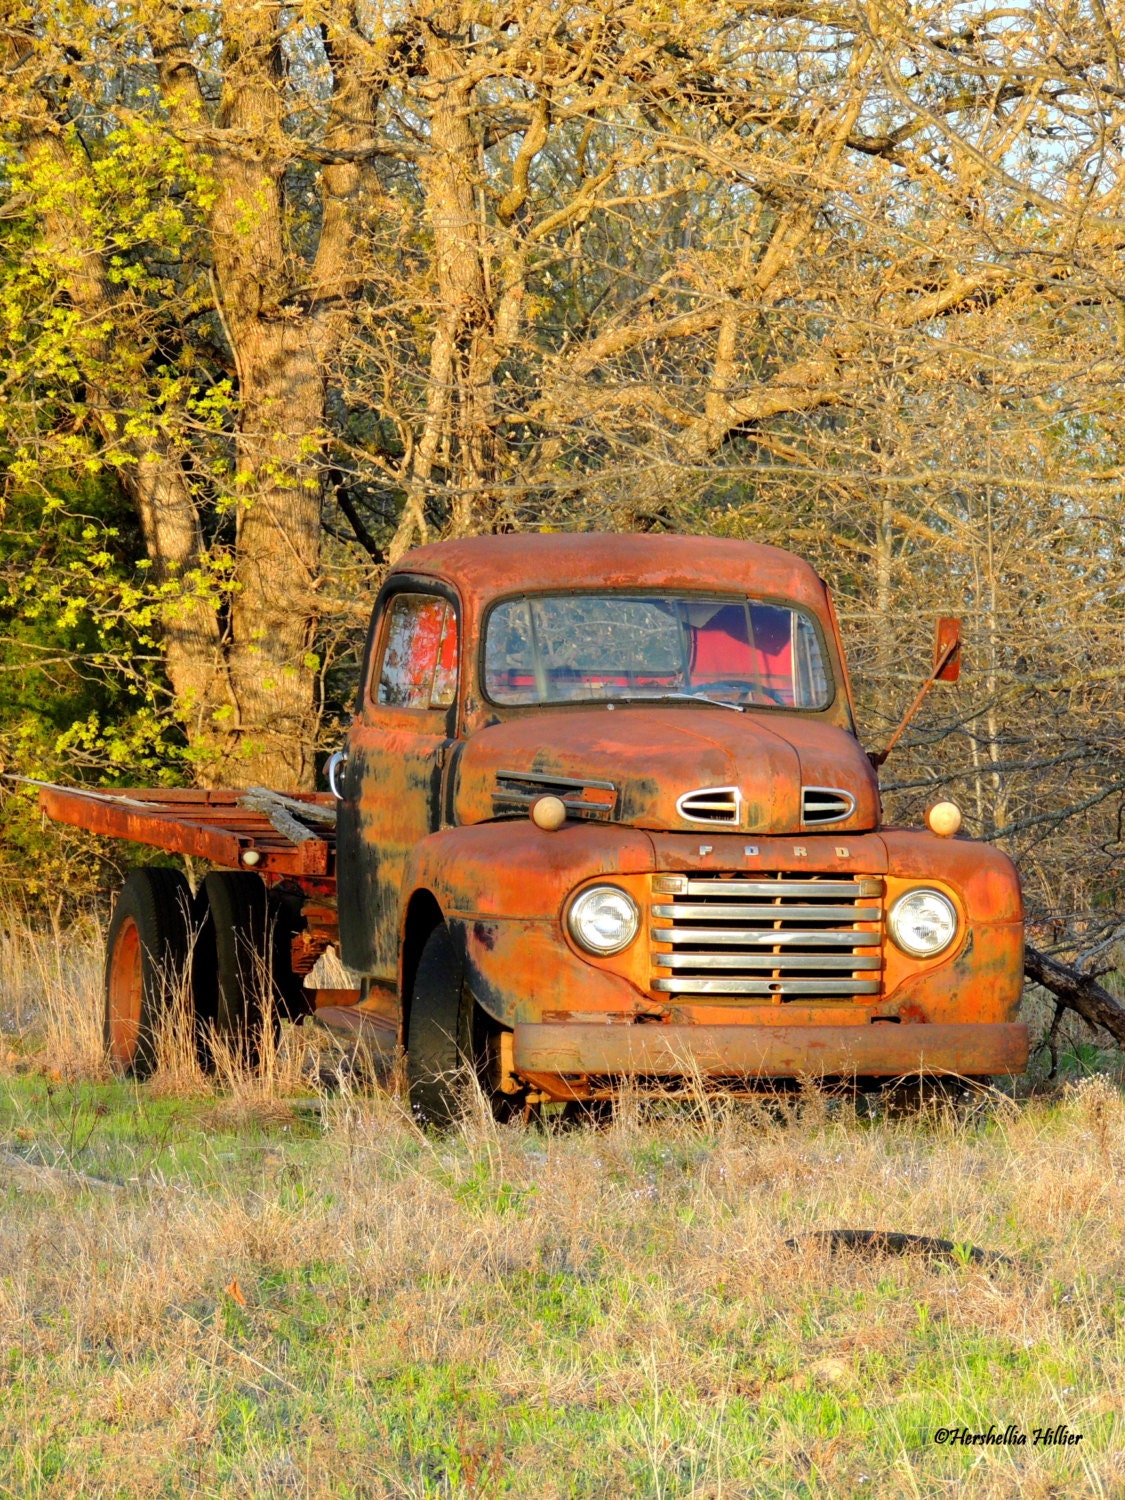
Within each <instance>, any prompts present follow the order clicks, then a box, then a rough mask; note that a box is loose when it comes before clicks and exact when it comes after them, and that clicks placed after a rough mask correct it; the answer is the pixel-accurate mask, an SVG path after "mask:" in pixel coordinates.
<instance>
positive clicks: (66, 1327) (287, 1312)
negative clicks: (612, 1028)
mask: <svg viewBox="0 0 1125 1500" xmlns="http://www.w3.org/2000/svg"><path fill="white" fill-rule="evenodd" d="M0 1144H2V1145H3V1147H4V1149H5V1150H6V1151H7V1152H8V1153H16V1154H17V1155H18V1156H19V1157H20V1158H22V1159H23V1160H25V1161H28V1162H35V1163H43V1164H47V1165H52V1166H56V1167H63V1168H66V1169H68V1170H71V1171H77V1172H81V1173H84V1174H87V1176H88V1177H91V1178H100V1179H105V1180H106V1181H107V1182H110V1183H117V1184H121V1186H120V1187H117V1188H114V1187H108V1186H103V1185H100V1184H98V1183H95V1182H87V1183H83V1182H82V1181H81V1180H76V1179H75V1178H73V1177H70V1178H61V1177H60V1178H59V1180H57V1181H56V1180H54V1179H51V1178H49V1177H48V1178H44V1179H42V1180H39V1181H36V1182H29V1181H28V1180H25V1178H24V1177H22V1176H21V1175H20V1173H19V1172H18V1171H15V1172H13V1171H11V1170H10V1168H11V1157H10V1156H9V1158H8V1163H9V1169H8V1170H7V1175H3V1172H0V1494H10V1495H21V1496H22V1495H56V1494H58V1495H63V1494H65V1495H82V1496H102V1495H104V1496H133V1495H145V1496H147V1495H201V1496H206V1495H223V1496H226V1495H246V1496H255V1497H256V1496H279V1497H281V1496H292V1495H297V1496H322V1495H323V1496H328V1495H340V1496H345V1495H347V1496H351V1495H357V1496H368V1495H370V1496H388V1497H399V1496H419V1497H422V1496H434V1497H437V1496H458V1497H461V1496H465V1497H469V1496H474V1497H485V1496H502V1495H511V1496H529V1497H531V1496H535V1497H537V1500H550V1497H555V1496H558V1497H564V1496H566V1497H570V1496H574V1497H580V1496H581V1497H587V1496H590V1497H593V1496H632V1495H644V1496H654V1497H655V1496H660V1497H666V1500H672V1497H681V1496H713V1497H716V1500H717V1497H720V1496H723V1497H730V1496H740V1495H748V1496H749V1495H753V1496H763V1497H764V1496H771V1497H772V1496H778V1497H782V1496H809V1497H813V1496H851V1495H863V1494H870V1495H878V1496H899V1495H902V1496H919V1495H960V1494H970V1495H982V1496H1008V1495H1027V1496H1043V1497H1046V1496H1060V1495H1088V1494H1094V1495H1097V1494H1104V1495H1107V1496H1108V1495H1117V1494H1121V1493H1123V1492H1125V1459H1123V1457H1122V1454H1123V1452H1125V1419H1123V1416H1122V1412H1123V1396H1125V1341H1123V1338H1122V1322H1121V1319H1122V1314H1123V1312H1125V1290H1123V1288H1122V1281H1121V1266H1122V1264H1125V1258H1123V1255H1122V1251H1123V1249H1125V1189H1123V1186H1122V1168H1123V1166H1125V1102H1123V1100H1122V1097H1121V1095H1120V1094H1119V1093H1118V1092H1117V1091H1116V1090H1114V1089H1113V1088H1111V1087H1110V1086H1108V1085H1106V1084H1105V1083H1104V1082H1102V1081H1099V1082H1097V1083H1094V1084H1090V1085H1087V1086H1085V1087H1083V1088H1080V1089H1079V1090H1078V1091H1077V1092H1071V1093H1070V1094H1068V1095H1067V1096H1066V1097H1063V1098H1061V1099H1055V1100H1053V1101H1030V1102H1026V1103H1022V1104H1019V1105H1017V1104H1013V1103H1011V1102H1010V1101H1001V1102H999V1103H998V1104H997V1105H996V1106H995V1107H994V1108H992V1109H986V1110H983V1111H981V1112H980V1113H978V1114H976V1115H974V1116H973V1117H972V1118H971V1119H969V1120H967V1121H957V1122H955V1121H951V1120H949V1119H946V1120H944V1121H942V1120H938V1119H932V1120H929V1121H921V1122H904V1123H893V1124H886V1123H883V1124H872V1123H865V1122H862V1121H856V1120H855V1119H854V1118H850V1117H849V1116H847V1115H846V1114H834V1113H833V1112H832V1111H830V1110H828V1109H826V1107H825V1105H824V1102H823V1101H822V1100H819V1099H818V1098H817V1097H816V1096H815V1095H810V1096H809V1097H808V1098H807V1099H806V1100H805V1101H803V1103H801V1104H800V1105H798V1106H797V1107H796V1108H795V1109H794V1110H793V1111H792V1112H790V1114H789V1116H788V1117H782V1116H779V1115H769V1114H766V1113H763V1112H761V1111H754V1110H752V1109H745V1108H736V1109H730V1110H727V1109H719V1110H718V1111H717V1112H713V1113H712V1114H711V1115H710V1117H709V1118H706V1117H705V1118H696V1119H691V1118H688V1117H686V1116H685V1115H684V1114H683V1113H676V1112H671V1111H670V1112H669V1113H668V1116H667V1117H666V1118H665V1119H663V1120H645V1121H641V1120H638V1119H637V1118H636V1117H635V1115H634V1114H630V1113H629V1112H628V1111H626V1113H625V1116H624V1118H622V1120H621V1121H619V1123H618V1124H616V1125H614V1126H613V1127H612V1128H609V1129H607V1130H602V1131H600V1132H597V1131H590V1130H581V1131H575V1132H572V1133H569V1134H544V1133H542V1132H541V1131H538V1130H536V1129H526V1130H525V1129H523V1128H518V1127H514V1128H505V1129H503V1130H500V1129H495V1128H491V1127H489V1126H486V1125H484V1124H481V1123H480V1122H476V1123H471V1124H468V1125H466V1127H465V1128H464V1130H462V1131H461V1132H460V1133H458V1134H456V1135H454V1136H451V1137H447V1138H425V1137H423V1136H422V1135H420V1134H419V1133H418V1132H417V1131H415V1129H414V1128H413V1126H412V1125H411V1124H410V1123H409V1121H407V1120H406V1119H404V1118H403V1116H402V1114H401V1112H400V1110H399V1109H398V1106H397V1105H396V1104H395V1102H394V1101H393V1100H389V1099H384V1098H376V1099H372V1100H367V1101H362V1100H339V1101H335V1102H331V1103H329V1104H328V1105H327V1106H326V1108H325V1111H324V1114H323V1118H322V1117H321V1116H319V1115H317V1114H315V1113H312V1112H310V1111H309V1110H307V1109H301V1108H297V1109H294V1108H289V1107H287V1106H285V1105H283V1104H280V1103H276V1102H274V1103H261V1104H259V1105H257V1106H253V1105H248V1104H242V1105H238V1104H237V1103H236V1102H235V1101H231V1100H223V1099H222V1098H217V1097H210V1098H206V1097H203V1098H195V1099H192V1098H184V1099H174V1098H161V1097H158V1096H156V1095H154V1093H153V1091H151V1090H150V1089H146V1088H137V1087H131V1086H128V1085H124V1084H98V1083H89V1082H81V1081H80V1082H74V1083H66V1082H59V1081H56V1082H53V1083H52V1082H50V1081H49V1080H46V1079H44V1078H43V1077H37V1076H24V1077H16V1076H11V1077H7V1078H5V1079H3V1080H0ZM831 1226H853V1227H882V1228H888V1229H905V1230H910V1231H915V1232H921V1233H931V1234H937V1235H941V1236H943V1237H946V1238H950V1239H954V1240H956V1241H963V1242H972V1243H975V1244H979V1245H983V1246H986V1247H988V1248H992V1249H997V1250H1001V1251H1003V1252H1004V1253H1005V1254H1007V1255H1009V1256H1011V1257H1013V1261H1014V1263H1013V1265H1012V1266H1011V1267H1007V1268H1002V1269H999V1270H991V1271H990V1270H982V1269H980V1268H977V1267H975V1266H972V1265H959V1264H934V1263H927V1262H919V1261H915V1260H908V1259H901V1258H894V1257H882V1258H874V1259H869V1258H865V1257H862V1256H857V1255H844V1256H837V1257H835V1258H829V1257H825V1256H823V1255H821V1254H808V1253H796V1254H795V1253H793V1252H792V1251H789V1250H787V1249H786V1248H785V1245H784V1241H785V1239H786V1238H787V1237H788V1236H790V1235H793V1234H799V1233H800V1232H801V1231H803V1230H807V1229H813V1228H824V1227H831ZM228 1289H229V1290H228ZM240 1299H242V1300H240ZM1008 1422H1014V1423H1015V1424H1016V1425H1017V1426H1018V1427H1019V1428H1020V1429H1021V1430H1023V1431H1024V1432H1026V1433H1027V1434H1028V1445H1027V1446H1026V1447H1022V1448H1000V1447H992V1448H981V1447H962V1446H959V1445H949V1444H947V1445H944V1446H942V1445H938V1444H936V1443H935V1442H934V1441H933V1433H934V1432H935V1431H936V1430H937V1429H939V1428H949V1427H959V1426H965V1427H968V1428H971V1429H976V1430H986V1429H987V1428H988V1426H989V1424H990V1423H995V1424H996V1426H997V1427H998V1428H999V1429H1001V1430H1002V1429H1003V1428H1004V1426H1005V1425H1006V1424H1007V1423H1008ZM1060 1422H1066V1423H1068V1424H1069V1426H1070V1428H1071V1430H1072V1431H1074V1432H1081V1433H1082V1435H1083V1436H1082V1442H1081V1443H1080V1444H1078V1445H1076V1446H1071V1447H1051V1448H1048V1447H1043V1446H1035V1445H1034V1444H1033V1443H1032V1441H1031V1433H1032V1429H1033V1428H1035V1427H1046V1426H1054V1425H1056V1424H1058V1423H1060Z"/></svg>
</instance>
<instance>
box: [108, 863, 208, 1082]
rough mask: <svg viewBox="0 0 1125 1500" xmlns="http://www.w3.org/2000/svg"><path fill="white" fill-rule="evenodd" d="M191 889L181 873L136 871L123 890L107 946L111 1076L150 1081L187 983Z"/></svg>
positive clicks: (174, 871) (157, 870)
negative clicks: (165, 1026)
mask: <svg viewBox="0 0 1125 1500" xmlns="http://www.w3.org/2000/svg"><path fill="white" fill-rule="evenodd" d="M191 912H192V898H191V889H190V887H189V886H188V883H187V881H186V880H185V879H184V877H183V875H182V874H181V873H180V872H179V870H167V869H160V868H151V869H144V870H134V871H133V873H132V874H131V875H130V876H129V878H128V879H127V880H126V882H125V884H124V885H123V886H122V888H121V892H120V894H119V895H118V897H117V901H116V903H115V905H114V908H113V917H112V919H111V920H110V924H109V933H108V936H107V939H106V964H105V1009H104V1013H103V1037H104V1040H105V1048H106V1052H107V1053H108V1054H109V1060H110V1065H111V1066H112V1067H113V1070H114V1071H115V1072H116V1073H118V1074H121V1075H122V1076H125V1077H132V1078H147V1077H148V1076H149V1075H150V1074H151V1073H152V1070H153V1068H154V1067H155V1066H156V1043H157V1036H158V1034H159V1029H160V1021H161V1018H162V1016H163V1015H164V1013H165V1012H166V1011H167V1009H168V1008H169V1006H170V1004H171V1002H172V1000H173V998H174V997H175V995H176V991H177V988H178V987H179V986H181V985H186V984H187V983H188V976H187V964H188V957H189V948H190V944H189V939H188V932H189V924H190V919H191Z"/></svg>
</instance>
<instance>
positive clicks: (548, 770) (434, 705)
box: [334, 534, 1028, 1119]
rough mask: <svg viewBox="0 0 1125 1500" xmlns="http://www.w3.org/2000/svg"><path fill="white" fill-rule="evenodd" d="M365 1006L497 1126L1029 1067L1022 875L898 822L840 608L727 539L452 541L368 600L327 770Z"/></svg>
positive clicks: (785, 567) (441, 1082)
mask: <svg viewBox="0 0 1125 1500" xmlns="http://www.w3.org/2000/svg"><path fill="white" fill-rule="evenodd" d="M334 789H335V791H336V792H337V795H338V797H339V802H338V807H337V852H336V891H337V900H338V913H339V916H338V920H339V940H340V950H341V957H342V958H343V961H344V962H345V964H347V965H348V966H349V967H350V968H352V969H353V970H355V971H357V972H358V973H359V974H360V975H361V976H362V977H363V998H362V1000H361V1001H360V1005H361V1007H362V1008H364V1009H371V1010H374V1011H376V1012H379V1013H381V1014H383V1015H386V1016H391V1017H393V1018H394V1020H395V1022H396V1024H397V1026H398V1028H399V1036H400V1040H401V1043H402V1045H403V1046H404V1047H405V1049H406V1053H407V1066H408V1076H409V1081H410V1090H411V1097H412V1101H413V1103H414V1105H415V1107H416V1109H417V1110H418V1111H419V1113H420V1114H421V1115H423V1116H425V1117H427V1118H432V1119H442V1118H448V1117H449V1115H450V1113H451V1112H452V1111H453V1110H454V1108H455V1107H456V1098H457V1094H458V1090H459V1089H460V1088H461V1087H462V1085H463V1082H464V1080H465V1079H466V1078H467V1077H468V1076H470V1075H472V1076H475V1078H476V1079H477V1080H478V1081H479V1083H480V1085H481V1086H482V1087H483V1089H484V1090H485V1093H486V1095H487V1097H488V1098H489V1099H490V1100H491V1101H492V1102H493V1104H494V1106H495V1107H496V1108H497V1110H498V1111H501V1112H503V1111H505V1110H509V1109H512V1108H516V1107H518V1106H525V1107H526V1106H527V1105H529V1104H534V1103H536V1102H545V1101H548V1100H555V1101H591V1100H597V1099H603V1098H608V1097H611V1096H612V1094H613V1092H614V1090H615V1089H616V1088H618V1087H619V1086H620V1081H621V1080H622V1079H623V1078H628V1079H631V1080H633V1081H634V1083H635V1084H636V1086H638V1087H640V1088H645V1087H653V1088H659V1089H661V1090H663V1091H666V1090H668V1089H673V1090H674V1089H677V1088H681V1087H686V1086H690V1087H695V1086H698V1084H699V1082H700V1081H701V1080H703V1081H706V1082H707V1083H708V1084H713V1085H715V1086H722V1087H747V1086H752V1085H753V1084H755V1083H757V1082H761V1081H768V1080H777V1079H795V1078H800V1077H805V1076H815V1077H819V1078H833V1079H835V1078H859V1079H863V1080H875V1079H891V1078H896V1077H900V1076H903V1075H908V1074H912V1073H917V1072H919V1071H920V1070H925V1071H928V1072H933V1073H939V1074H940V1073H945V1074H957V1075H968V1076H971V1077H981V1076H987V1075H991V1074H996V1073H1009V1072H1016V1071H1021V1070H1022V1069H1023V1068H1024V1066H1025V1065H1026V1060H1027V1050H1028V1038H1027V1030H1026V1028H1025V1027H1023V1026H1022V1025H1020V1024H1019V1023H1018V1022H1017V1021H1016V1020H1015V1013H1016V1007H1017V1005H1018V1003H1019V998H1020V993H1021V989H1022V941H1023V913H1022V906H1021V897H1020V886H1019V879H1018V876H1017V874H1016V871H1015V869H1014V867H1013V866H1012V864H1011V862H1010V861H1009V860H1008V859H1007V858H1006V856H1005V855H1003V854H1002V853H1000V852H999V851H998V850H995V849H993V848H991V847H990V846H988V845H985V844H979V843H974V842H971V841H969V840H967V839H963V838H959V837H941V836H939V834H937V833H935V832H933V831H931V830H930V829H929V828H923V829H904V828H887V827H884V826H883V823H882V815H881V806H880V799H879V788H878V781H877V777H876V774H875V771H874V769H873V766H872V763H871V760H870V758H869V757H868V755H867V754H866V753H865V752H864V750H863V748H862V746H861V745H860V744H859V741H858V739H857V736H856V727H855V716H854V709H853V704H852V697H851V690H850V686H849V683H848V676H847V668H846V665H845V661H844V655H843V650H842V646H841V641H840V635H839V631H838V628H837V625H836V621H835V616H834V613H833V610H832V605H831V600H830V598H829V595H828V591H827V589H826V587H825V585H824V583H823V582H822V580H821V579H820V578H819V577H818V576H817V575H816V573H815V572H814V570H813V569H812V568H811V567H810V566H809V565H808V564H807V563H806V562H804V561H803V560H802V559H800V558H798V557H796V556H794V555H792V554H791V553H788V552H785V551H782V550H780V549H777V548H772V547H766V546H760V545H757V544H754V543H750V542H742V541H732V540H723V539H715V538H693V537H682V536H651V535H597V534H568V535H561V534H547V535H526V536H525V535H514V536H499V537H482V538H475V539H469V540H463V541H451V542H444V543H439V544H437V545H435V546H430V547H424V548H421V549H419V550H417V551H415V552H412V553H410V554H408V555H407V556H406V557H404V558H403V559H402V560H401V561H400V562H399V564H398V565H397V566H396V567H394V568H393V569H392V570H391V571H390V573H389V574H388V576H387V578H386V580H385V582H384V584H383V587H382V589H381V591H380V593H379V597H378V599H377V601H376V605H375V609H374V614H373V618H372V624H371V630H370V633H369V637H368V641H367V647H366V652H365V655H364V661H363V668H362V674H361V681H360V686H359V691H358V696H357V701H356V706H355V714H354V718H353V721H352V725H351V728H350V731H349V734H348V737H347V743H346V747H345V750H344V755H343V763H342V765H341V766H340V767H339V769H338V770H337V772H336V775H335V778H334Z"/></svg>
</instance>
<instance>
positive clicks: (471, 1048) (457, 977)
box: [406, 922, 517, 1126]
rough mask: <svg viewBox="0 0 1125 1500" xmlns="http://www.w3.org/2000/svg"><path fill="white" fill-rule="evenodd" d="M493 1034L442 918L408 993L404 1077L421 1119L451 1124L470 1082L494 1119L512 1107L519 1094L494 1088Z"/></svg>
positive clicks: (427, 1121) (459, 954)
mask: <svg viewBox="0 0 1125 1500" xmlns="http://www.w3.org/2000/svg"><path fill="white" fill-rule="evenodd" d="M497 1034H498V1028H497V1026H496V1025H495V1023H494V1022H493V1021H492V1020H491V1019H490V1017H488V1016H487V1015H485V1013H484V1011H482V1010H481V1008H480V1006H479V1005H477V1003H476V1001H475V1000H474V999H473V995H472V991H471V990H470V989H469V986H468V984H467V983H466V981H465V961H464V958H463V956H462V954H461V952H460V950H459V948H458V946H457V944H456V943H455V942H454V940H453V937H452V934H451V933H450V931H449V928H448V927H447V926H446V925H445V923H444V922H443V923H442V924H441V926H440V927H435V928H434V930H433V932H431V933H430V935H429V937H428V938H427V939H426V943H425V946H424V947H423V949H422V953H421V957H420V958H419V960H418V970H417V973H416V974H415V976H414V984H413V987H412V989H411V992H410V1016H409V1021H408V1023H407V1033H406V1077H407V1083H408V1086H409V1092H410V1107H411V1109H412V1110H413V1112H414V1115H415V1118H416V1119H417V1120H418V1121H419V1122H420V1123H421V1124H424V1125H438V1126H445V1125H451V1124H453V1123H454V1122H455V1121H456V1120H457V1119H459V1118H460V1116H461V1113H462V1107H463V1102H464V1098H465V1095H466V1092H467V1091H468V1090H470V1089H471V1088H472V1087H473V1084H474V1082H475V1083H476V1084H478V1085H479V1087H480V1088H481V1089H482V1091H483V1092H484V1095H485V1098H486V1099H487V1100H488V1103H489V1106H490V1108H491V1110H492V1113H493V1114H494V1115H495V1116H496V1117H497V1118H498V1119H503V1118H506V1117H507V1116H508V1115H509V1114H510V1113H511V1112H512V1110H513V1108H514V1107H515V1106H516V1104H517V1096H514V1095H511V1094H504V1093H501V1092H499V1091H498V1090H496V1089H495V1088H494V1086H493V1083H492V1081H491V1079H490V1076H489V1075H490V1072H491V1068H490V1063H491V1061H492V1054H493V1051H494V1048H495V1044H496V1038H497Z"/></svg>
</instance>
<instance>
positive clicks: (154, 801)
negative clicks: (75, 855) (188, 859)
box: [18, 777, 336, 879]
mask: <svg viewBox="0 0 1125 1500" xmlns="http://www.w3.org/2000/svg"><path fill="white" fill-rule="evenodd" d="M18 779H19V780H22V781H25V783H26V782H27V780H28V779H27V778H23V777H21V778H18ZM30 784H31V785H35V786H38V788H39V806H40V809H41V810H42V811H43V812H44V813H46V815H47V816H48V817H49V818H52V819H53V820H54V821H55V822H57V823H69V824H71V825H73V826H74V827H76V828H85V829H87V830H88V831H89V832H91V833H99V834H102V835H104V836H105V837H107V838H116V839H127V840H128V841H129V842H130V843H133V844H148V845H150V846H152V847H153V848H156V849H166V850H168V851H169V852H170V853H173V854H188V855H191V856H193V857H194V858H197V859H203V860H207V861H209V862H210V863H211V864H214V865H220V866H223V867H225V868H228V869H232V870H253V871H254V872H255V873H256V874H258V875H261V876H263V877H266V878H267V879H268V878H269V877H270V876H273V877H275V878H277V877H285V876H321V877H330V878H334V876H335V865H336V799H335V798H334V797H332V796H331V795H330V794H329V793H327V792H304V793H296V794H294V795H292V796H289V795H286V796H282V795H280V794H279V793H276V792H270V791H267V790H266V789H265V788H263V787H252V788H249V789H247V790H245V791H211V790H203V789H196V788H184V789H181V788H171V787H170V788H166V789H165V788H160V789H156V790H154V789H153V788H151V787H145V788H132V787H126V788H121V789H120V790H118V789H111V790H100V789H99V790H97V791H94V790H92V789H90V788H87V787H68V786H57V785H55V784H54V783H51V782H31V783H30Z"/></svg>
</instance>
